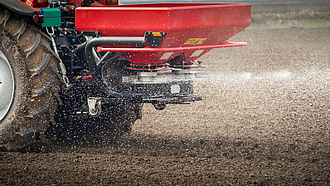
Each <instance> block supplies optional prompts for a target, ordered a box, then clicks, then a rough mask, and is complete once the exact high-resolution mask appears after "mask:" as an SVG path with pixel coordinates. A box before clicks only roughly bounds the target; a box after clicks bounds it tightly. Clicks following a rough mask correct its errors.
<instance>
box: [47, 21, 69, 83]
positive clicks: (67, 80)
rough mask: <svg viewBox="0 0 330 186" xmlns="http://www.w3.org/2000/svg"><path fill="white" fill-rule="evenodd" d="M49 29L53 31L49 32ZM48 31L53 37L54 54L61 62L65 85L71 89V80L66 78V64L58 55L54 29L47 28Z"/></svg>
mask: <svg viewBox="0 0 330 186" xmlns="http://www.w3.org/2000/svg"><path fill="white" fill-rule="evenodd" d="M48 28H50V29H51V30H49V29H48ZM46 31H47V34H48V35H49V36H50V37H51V39H52V45H53V49H54V52H55V54H56V55H57V57H58V59H59V61H60V64H59V65H60V69H61V73H62V79H63V81H64V84H65V86H66V87H67V88H68V87H70V81H69V78H68V77H67V76H66V68H65V65H64V63H63V62H62V59H61V58H60V56H59V55H58V51H57V48H56V43H55V39H54V38H55V37H54V34H55V32H54V27H46Z"/></svg>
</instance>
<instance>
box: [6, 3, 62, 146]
mask: <svg viewBox="0 0 330 186" xmlns="http://www.w3.org/2000/svg"><path fill="white" fill-rule="evenodd" d="M50 44H51V42H50V40H49V38H47V36H45V35H44V34H42V33H41V32H40V31H38V30H37V28H35V27H34V26H31V25H29V24H28V23H27V21H26V20H25V19H24V18H22V17H20V16H18V15H15V14H14V13H12V12H10V11H9V10H6V9H4V8H1V7H0V69H1V70H0V147H1V148H4V147H5V148H6V149H8V150H15V149H18V148H23V147H25V146H27V145H29V144H31V143H33V142H35V141H36V140H39V139H40V138H41V137H42V134H43V133H44V132H45V131H46V130H47V128H48V126H49V123H50V122H51V121H53V120H54V119H53V118H54V112H55V110H56V108H57V106H58V105H59V104H61V100H60V98H59V96H58V95H59V90H60V84H61V79H60V76H59V73H58V69H57V67H58V61H57V59H56V58H55V57H54V53H53V52H52V51H51V50H50Z"/></svg>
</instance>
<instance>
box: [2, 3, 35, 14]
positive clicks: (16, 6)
mask: <svg viewBox="0 0 330 186" xmlns="http://www.w3.org/2000/svg"><path fill="white" fill-rule="evenodd" d="M0 5H2V6H4V7H6V8H8V9H9V10H11V11H13V12H15V13H18V14H20V15H25V16H33V15H37V11H36V10H35V9H33V8H31V7H29V6H28V5H26V4H24V3H22V2H20V1H19V0H0Z"/></svg>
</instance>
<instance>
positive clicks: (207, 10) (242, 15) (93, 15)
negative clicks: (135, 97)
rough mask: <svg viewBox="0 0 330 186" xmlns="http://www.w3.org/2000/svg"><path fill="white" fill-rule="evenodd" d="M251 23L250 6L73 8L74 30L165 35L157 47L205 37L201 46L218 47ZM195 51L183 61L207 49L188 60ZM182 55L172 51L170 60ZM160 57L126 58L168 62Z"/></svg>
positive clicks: (145, 54)
mask: <svg viewBox="0 0 330 186" xmlns="http://www.w3.org/2000/svg"><path fill="white" fill-rule="evenodd" d="M250 24H251V6H250V5H249V4H243V3H237V4H233V3H221V4H147V5H119V6H104V7H81V8H77V9H76V29H77V30H80V31H99V32H100V34H101V35H102V36H130V37H132V36H133V37H134V36H135V37H143V36H144V34H145V32H147V31H160V32H166V36H165V38H164V39H163V41H162V43H161V45H160V46H159V48H175V47H188V46H197V45H184V43H185V42H186V41H187V40H188V39H189V38H207V40H206V41H205V42H203V43H202V44H200V45H220V44H223V43H224V42H225V41H226V40H227V39H229V38H230V37H232V36H234V35H235V34H237V33H239V32H240V31H242V30H243V29H244V28H246V27H247V26H249V25H250ZM115 47H116V46H115ZM118 47H119V46H118ZM120 47H122V46H120ZM111 48H114V46H111ZM194 51H195V50H187V51H185V52H184V54H185V60H195V59H197V58H198V57H200V56H202V55H203V54H205V53H206V52H207V51H209V49H207V50H205V51H204V52H203V53H202V54H201V55H199V56H195V57H191V55H192V54H193V52H194ZM181 53H182V51H180V50H178V51H175V52H174V54H172V55H171V57H170V58H173V57H175V56H177V55H179V54H181ZM163 54H164V52H143V53H142V52H131V53H130V54H127V55H125V58H127V59H128V60H130V61H132V62H134V63H151V64H152V63H163V62H165V61H168V60H169V59H170V58H168V59H163V60H161V59H160V58H161V56H162V55H163Z"/></svg>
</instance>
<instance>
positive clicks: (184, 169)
mask: <svg viewBox="0 0 330 186" xmlns="http://www.w3.org/2000/svg"><path fill="white" fill-rule="evenodd" d="M329 36H330V28H310V29H300V28H288V29H273V30H271V29H263V30H261V29H248V30H245V31H243V32H241V33H240V34H239V35H237V36H235V37H234V38H232V39H231V41H246V42H248V46H247V47H240V48H226V49H214V50H212V51H211V52H209V53H208V54H207V55H205V56H204V57H203V58H202V60H203V62H204V64H205V65H208V68H207V69H205V72H203V73H202V74H201V75H200V78H198V79H197V80H196V83H195V84H196V88H195V91H196V93H197V94H200V95H202V96H203V98H204V100H203V101H199V102H195V103H192V104H190V105H169V106H168V107H167V108H166V109H165V110H163V111H156V110H155V109H154V108H153V107H152V106H151V105H144V107H143V119H142V120H139V121H137V122H136V124H135V125H134V127H133V131H132V134H131V135H127V136H124V137H122V138H121V139H120V140H118V141H116V142H108V143H102V144H96V143H83V144H77V143H59V144H51V143H49V144H44V145H42V146H41V147H40V149H39V151H38V152H35V151H33V150H31V151H28V152H26V153H19V152H0V185H5V184H10V185H15V184H19V185H29V184H33V185H34V184H40V185H63V184H67V185H75V184H81V185H91V184H105V185H108V184H114V185H117V184H118V185H172V184H175V185H200V184H202V185H218V184H219V185H220V184H221V185H222V184H233V185H239V184H241V185H246V184H258V185H278V184H283V185H284V184H285V185H287V184H294V185H329V184H330V124H329V123H330V122H329V119H330V118H329V114H330V111H329V105H330V100H329V95H330V94H329V93H330V88H329V82H330V52H329V51H330V44H329V43H330V37H329Z"/></svg>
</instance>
